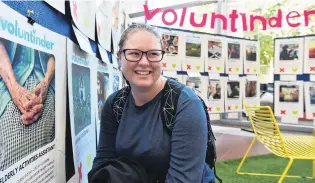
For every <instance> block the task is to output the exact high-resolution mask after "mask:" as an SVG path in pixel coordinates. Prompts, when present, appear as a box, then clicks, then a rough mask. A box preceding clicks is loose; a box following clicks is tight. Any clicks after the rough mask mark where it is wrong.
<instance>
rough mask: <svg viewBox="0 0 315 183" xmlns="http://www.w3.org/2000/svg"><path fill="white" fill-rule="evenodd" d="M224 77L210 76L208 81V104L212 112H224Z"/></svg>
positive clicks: (209, 110)
mask: <svg viewBox="0 0 315 183" xmlns="http://www.w3.org/2000/svg"><path fill="white" fill-rule="evenodd" d="M224 85H225V83H224V79H223V78H219V80H215V79H210V78H208V83H207V102H206V104H207V106H208V112H209V113H210V114H214V113H223V112H224V91H225V88H224Z"/></svg>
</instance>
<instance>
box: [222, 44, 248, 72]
mask: <svg viewBox="0 0 315 183" xmlns="http://www.w3.org/2000/svg"><path fill="white" fill-rule="evenodd" d="M225 48H226V51H227V58H226V68H225V70H226V73H227V74H243V53H244V52H243V40H240V39H232V38H226V46H225Z"/></svg>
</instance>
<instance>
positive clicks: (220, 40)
mask: <svg viewBox="0 0 315 183" xmlns="http://www.w3.org/2000/svg"><path fill="white" fill-rule="evenodd" d="M203 42H205V43H204V45H203V46H204V47H206V49H205V51H206V55H205V72H209V73H224V65H225V64H224V62H225V59H226V55H227V54H226V53H227V49H225V48H226V46H225V38H224V37H221V36H205V38H204V39H203Z"/></svg>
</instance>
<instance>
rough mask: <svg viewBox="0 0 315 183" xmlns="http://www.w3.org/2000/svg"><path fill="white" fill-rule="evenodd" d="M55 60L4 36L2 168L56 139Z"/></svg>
mask: <svg viewBox="0 0 315 183" xmlns="http://www.w3.org/2000/svg"><path fill="white" fill-rule="evenodd" d="M55 63H56V60H55V56H54V55H52V54H49V53H45V52H42V51H39V50H36V49H33V48H30V47H27V46H24V45H21V44H18V43H15V42H12V41H10V40H6V39H4V38H0V70H2V71H3V72H0V101H1V102H0V171H4V170H6V169H8V168H9V167H10V166H12V165H13V164H15V163H16V162H18V161H20V160H21V159H23V158H25V157H26V156H28V155H29V154H31V153H33V152H34V151H36V150H38V149H39V148H41V147H43V146H45V145H47V144H48V143H51V142H53V141H54V139H55Z"/></svg>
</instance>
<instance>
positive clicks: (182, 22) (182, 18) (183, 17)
mask: <svg viewBox="0 0 315 183" xmlns="http://www.w3.org/2000/svg"><path fill="white" fill-rule="evenodd" d="M186 10H187V7H184V8H183V11H182V16H181V17H180V23H179V26H180V27H182V26H183V25H184V21H185V17H186Z"/></svg>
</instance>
